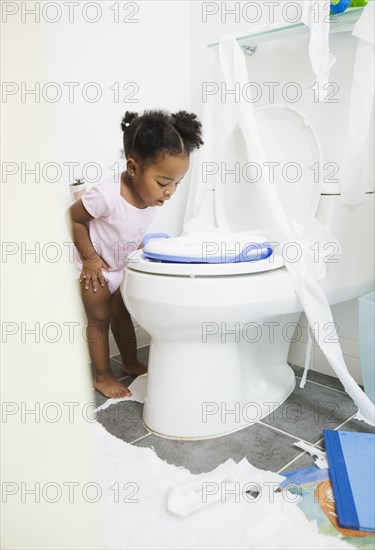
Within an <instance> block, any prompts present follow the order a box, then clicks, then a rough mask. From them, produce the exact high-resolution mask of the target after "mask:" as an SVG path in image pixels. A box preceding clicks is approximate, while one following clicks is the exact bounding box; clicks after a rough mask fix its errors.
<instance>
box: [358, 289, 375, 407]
mask: <svg viewBox="0 0 375 550" xmlns="http://www.w3.org/2000/svg"><path fill="white" fill-rule="evenodd" d="M374 302H375V291H374V290H373V291H372V292H369V294H366V295H365V296H362V297H361V298H359V353H360V357H361V372H362V380H363V386H364V388H365V394H366V395H367V396H368V397H369V398H370V399H371V401H372V402H373V403H374V404H375V352H374V333H375V326H374V318H375V304H374Z"/></svg>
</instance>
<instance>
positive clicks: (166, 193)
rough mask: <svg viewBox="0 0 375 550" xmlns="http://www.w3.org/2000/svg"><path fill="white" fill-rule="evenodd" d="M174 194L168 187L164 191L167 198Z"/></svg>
mask: <svg viewBox="0 0 375 550" xmlns="http://www.w3.org/2000/svg"><path fill="white" fill-rule="evenodd" d="M172 195H173V192H172V191H171V190H170V189H166V190H165V191H164V196H165V198H166V199H170V198H171V196H172Z"/></svg>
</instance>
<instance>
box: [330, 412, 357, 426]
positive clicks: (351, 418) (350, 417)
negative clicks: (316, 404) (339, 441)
mask: <svg viewBox="0 0 375 550" xmlns="http://www.w3.org/2000/svg"><path fill="white" fill-rule="evenodd" d="M356 414H357V413H356V412H355V413H353V414H352V416H349V418H347V419H346V420H344V422H341V424H339V425H338V426H336V428H334V429H335V430H339V429H340V428H341V427H342V426H343V425H344V424H346V423H347V422H349V421H350V420H353V419H354V417H355V415H356Z"/></svg>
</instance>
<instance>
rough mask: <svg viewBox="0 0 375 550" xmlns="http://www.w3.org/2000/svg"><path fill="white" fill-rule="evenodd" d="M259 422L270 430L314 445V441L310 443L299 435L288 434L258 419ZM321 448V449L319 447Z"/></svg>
mask: <svg viewBox="0 0 375 550" xmlns="http://www.w3.org/2000/svg"><path fill="white" fill-rule="evenodd" d="M258 423H259V424H262V426H265V427H267V428H270V429H271V430H275V432H279V433H281V434H283V435H287V436H288V437H291V438H292V439H295V440H296V441H303V442H304V443H307V445H314V446H315V444H314V443H311V442H310V441H306V439H302V438H301V437H297V436H295V435H293V434H290V433H288V432H285V431H284V430H281V429H280V428H275V426H271V425H270V424H266V422H262V421H261V420H258ZM320 450H323V449H320Z"/></svg>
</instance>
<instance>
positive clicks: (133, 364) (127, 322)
mask: <svg viewBox="0 0 375 550" xmlns="http://www.w3.org/2000/svg"><path fill="white" fill-rule="evenodd" d="M110 309H111V329H112V333H113V336H114V338H115V340H116V344H117V347H118V349H119V352H120V354H121V359H122V370H123V372H124V373H126V374H132V375H134V376H138V375H140V374H144V373H145V372H147V367H146V365H144V364H143V363H141V362H140V361H138V359H137V339H136V336H135V331H134V325H133V322H132V320H131V317H130V313H129V312H128V310H127V309H126V307H125V304H124V302H123V299H122V296H121V292H120V289H117V290H116V292H114V293H113V294H112V296H111V302H110Z"/></svg>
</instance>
